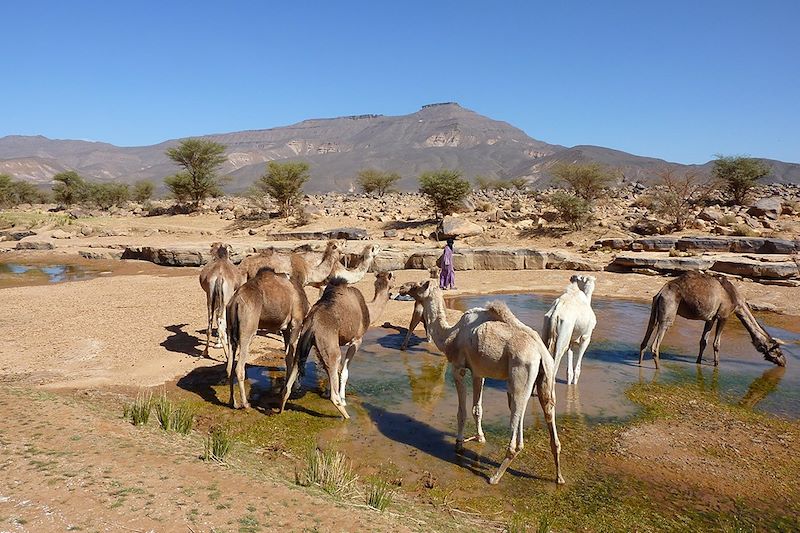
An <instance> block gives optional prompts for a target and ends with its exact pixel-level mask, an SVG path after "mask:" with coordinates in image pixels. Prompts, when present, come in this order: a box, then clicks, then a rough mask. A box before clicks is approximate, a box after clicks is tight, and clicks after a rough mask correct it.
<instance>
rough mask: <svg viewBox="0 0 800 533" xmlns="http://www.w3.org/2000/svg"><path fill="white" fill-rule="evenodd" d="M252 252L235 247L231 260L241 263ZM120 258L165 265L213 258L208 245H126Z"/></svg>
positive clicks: (186, 263)
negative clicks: (160, 246) (156, 246)
mask: <svg viewBox="0 0 800 533" xmlns="http://www.w3.org/2000/svg"><path fill="white" fill-rule="evenodd" d="M250 253H253V249H252V248H247V249H241V250H239V249H236V248H234V250H233V252H232V253H231V261H233V262H234V263H239V262H241V261H242V259H244V258H245V257H246V256H247V255H248V254H250ZM120 259H138V260H140V261H150V262H151V263H155V264H157V265H164V266H202V265H204V264H206V263H207V262H208V261H210V260H211V249H210V247H208V246H173V247H167V248H155V247H152V246H126V247H125V248H124V250H123V251H122V255H121V256H120Z"/></svg>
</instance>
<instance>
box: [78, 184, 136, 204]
mask: <svg viewBox="0 0 800 533" xmlns="http://www.w3.org/2000/svg"><path fill="white" fill-rule="evenodd" d="M129 199H130V189H129V188H128V184H126V183H88V184H86V193H85V200H84V201H85V202H86V203H88V204H91V205H93V206H95V207H98V208H100V209H110V208H111V207H113V206H120V205H122V204H124V203H125V202H127V201H128V200H129Z"/></svg>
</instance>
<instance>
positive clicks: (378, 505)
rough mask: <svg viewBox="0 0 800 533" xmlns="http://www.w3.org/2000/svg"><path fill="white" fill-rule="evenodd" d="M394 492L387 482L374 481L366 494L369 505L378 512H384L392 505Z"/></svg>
mask: <svg viewBox="0 0 800 533" xmlns="http://www.w3.org/2000/svg"><path fill="white" fill-rule="evenodd" d="M393 497H394V490H393V489H392V487H391V485H389V484H388V483H386V482H385V481H374V482H372V483H370V484H369V486H368V487H367V492H366V501H367V505H369V506H370V507H372V508H373V509H377V510H378V511H383V510H385V509H386V508H387V507H389V506H390V505H391V504H392V498H393Z"/></svg>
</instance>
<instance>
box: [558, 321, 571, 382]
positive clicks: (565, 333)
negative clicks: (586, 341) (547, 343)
mask: <svg viewBox="0 0 800 533" xmlns="http://www.w3.org/2000/svg"><path fill="white" fill-rule="evenodd" d="M573 327H574V326H573V325H566V324H565V323H564V322H561V324H559V328H558V333H557V335H558V337H556V348H555V351H554V352H553V359H555V362H556V366H555V368H554V370H553V371H554V372H555V373H556V374H557V373H558V367H559V366H561V358H562V357H564V354H565V353H567V350H569V345H570V344H571V342H572V328H573ZM569 366H570V368H569V369H568V370H567V377H569V374H570V373H571V372H572V365H571V364H570V365H569ZM554 378H555V377H554ZM567 383H569V380H568V381H567Z"/></svg>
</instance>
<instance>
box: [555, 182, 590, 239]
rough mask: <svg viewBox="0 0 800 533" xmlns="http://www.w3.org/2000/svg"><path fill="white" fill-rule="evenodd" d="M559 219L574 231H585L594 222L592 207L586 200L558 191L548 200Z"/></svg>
mask: <svg viewBox="0 0 800 533" xmlns="http://www.w3.org/2000/svg"><path fill="white" fill-rule="evenodd" d="M547 201H548V202H549V203H550V205H551V206H553V208H554V209H555V210H556V212H557V213H558V218H559V219H560V220H561V221H562V222H564V223H566V224H568V225H569V226H570V227H571V228H572V229H573V230H580V229H583V227H584V226H586V224H588V223H589V222H590V221H591V220H592V206H591V204H590V203H589V202H588V201H587V200H586V199H584V198H581V197H580V196H577V195H575V194H572V193H569V192H566V191H563V190H561V191H556V192H554V193H553V194H551V195H550V197H549V198H548V199H547Z"/></svg>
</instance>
